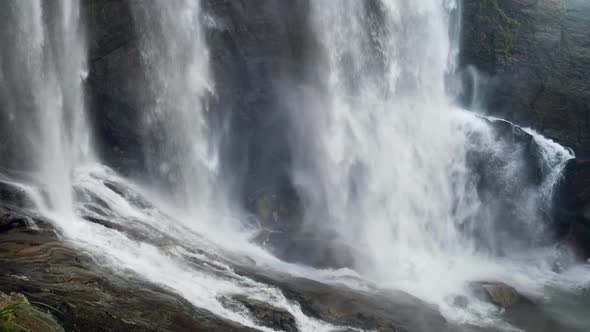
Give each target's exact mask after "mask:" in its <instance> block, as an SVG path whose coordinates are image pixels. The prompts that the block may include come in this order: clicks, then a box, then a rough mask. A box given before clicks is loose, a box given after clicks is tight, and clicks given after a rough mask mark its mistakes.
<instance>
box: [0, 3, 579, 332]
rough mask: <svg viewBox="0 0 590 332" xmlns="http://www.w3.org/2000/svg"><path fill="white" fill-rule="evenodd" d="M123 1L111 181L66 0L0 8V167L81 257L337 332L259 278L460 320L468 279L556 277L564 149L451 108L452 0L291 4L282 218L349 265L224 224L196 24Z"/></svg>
mask: <svg viewBox="0 0 590 332" xmlns="http://www.w3.org/2000/svg"><path fill="white" fill-rule="evenodd" d="M129 3H130V6H131V11H132V16H133V24H134V28H135V30H136V31H135V32H136V33H137V35H138V37H139V42H138V45H137V46H138V48H139V53H140V58H141V65H142V69H143V71H144V72H143V79H145V82H147V89H145V90H144V91H137V93H138V95H139V98H138V100H139V102H138V104H139V105H137V107H138V109H139V113H140V114H141V116H140V119H141V121H140V122H139V123H138V124H137V126H138V127H140V128H141V132H142V134H143V136H142V142H141V144H138V146H141V149H143V151H141V152H142V153H143V154H144V156H145V160H146V161H147V162H146V164H147V178H146V177H144V176H143V175H144V174H143V172H141V170H138V173H141V174H142V175H138V176H136V177H133V176H131V177H130V178H123V177H122V176H120V175H118V174H117V173H116V172H115V171H113V170H111V169H110V168H109V167H108V166H105V165H101V164H100V160H98V158H97V157H96V156H95V152H94V149H93V145H92V144H93V137H92V125H91V123H89V121H88V120H87V116H86V108H85V97H84V80H85V78H86V76H87V63H86V61H87V54H86V52H87V45H86V40H85V31H84V22H83V19H82V18H83V15H81V2H80V1H78V0H61V1H53V2H51V1H42V0H6V1H4V2H2V3H1V4H0V9H1V10H2V12H1V13H0V18H2V20H0V28H1V29H0V41H2V43H3V45H6V47H4V48H3V49H2V51H0V54H1V57H0V143H2V144H0V153H2V155H3V157H5V158H3V160H1V161H0V168H1V169H0V173H1V174H0V175H1V176H2V177H1V178H0V180H2V181H4V179H5V176H6V178H10V181H14V182H16V183H21V182H22V183H23V185H25V184H26V185H27V186H32V187H35V188H38V189H39V190H38V192H40V193H41V194H37V195H34V194H33V195H34V196H35V197H34V200H35V202H36V203H37V205H38V206H37V208H38V209H39V210H40V211H39V212H40V214H41V215H42V216H43V217H46V218H47V219H48V220H51V221H52V222H54V224H55V226H57V227H58V228H59V230H60V232H59V233H60V235H61V236H63V237H64V238H65V239H66V240H67V241H69V242H71V245H72V246H76V248H79V249H80V250H85V251H88V252H91V253H92V255H93V257H94V258H95V259H96V261H97V264H104V266H107V267H108V268H109V269H110V270H109V271H111V270H112V271H113V272H114V273H121V274H130V275H133V276H134V277H138V278H141V279H142V280H146V281H148V282H151V283H153V284H155V285H158V286H161V287H163V288H165V289H166V290H167V291H170V292H174V293H176V294H178V295H179V296H181V297H183V298H184V299H186V300H187V301H188V302H190V303H192V304H193V305H194V306H196V307H199V308H203V309H206V310H208V311H209V312H211V313H212V314H213V315H216V316H220V317H223V318H224V319H227V320H229V321H233V322H236V323H239V324H241V325H244V326H246V327H252V328H256V329H259V330H262V331H270V330H271V329H270V328H267V327H264V326H260V325H261V323H260V321H259V320H257V319H256V317H252V315H251V313H250V312H249V311H248V310H246V309H245V308H243V306H239V305H238V306H236V305H235V303H234V304H232V305H228V301H231V297H232V296H235V295H238V296H240V295H243V296H246V297H249V298H252V299H255V300H260V301H264V302H265V303H270V304H271V305H272V306H273V307H276V308H279V309H282V310H284V311H286V312H288V313H289V314H290V315H291V316H292V317H294V319H295V320H296V323H297V326H298V328H299V329H300V330H301V331H334V330H351V329H348V328H347V327H339V326H338V327H337V326H333V325H332V324H329V323H327V322H323V321H321V320H319V319H317V318H313V317H311V316H312V315H309V316H308V314H309V313H308V312H307V310H306V308H302V305H301V304H299V303H297V302H296V301H294V300H289V299H288V298H287V297H286V296H285V294H283V292H282V291H281V290H280V287H281V286H280V285H279V284H280V283H279V282H277V285H273V284H272V283H273V282H274V281H276V280H273V279H272V278H273V277H275V278H277V280H278V281H281V279H283V278H284V279H288V278H309V279H314V282H316V281H318V282H320V283H329V284H344V285H347V286H350V287H357V288H360V289H362V290H363V292H366V293H367V294H370V292H372V291H375V289H377V291H380V290H383V289H390V288H393V289H400V290H403V291H406V292H408V293H411V294H412V295H415V296H417V297H419V298H420V299H422V300H425V301H428V302H433V303H435V304H437V305H438V306H439V307H440V310H441V312H442V313H443V315H444V316H446V317H447V318H451V319H455V320H460V321H464V320H467V321H468V322H470V323H474V322H479V321H478V319H481V318H482V317H484V318H486V317H488V316H489V312H490V310H491V309H490V306H485V305H482V304H481V301H479V300H477V299H475V300H474V303H476V304H475V305H471V304H470V306H469V307H468V308H457V306H456V305H455V301H454V299H455V298H456V296H459V295H465V296H471V295H472V294H471V293H470V290H469V289H468V287H467V285H468V283H469V282H473V281H481V280H489V279H498V280H502V281H505V280H506V281H511V282H512V283H514V285H517V286H522V287H529V289H534V290H538V289H541V288H542V287H543V286H544V282H546V281H548V280H552V279H551V278H556V277H555V273H554V272H553V271H552V269H551V268H552V264H553V261H552V257H553V256H552V255H554V254H555V248H554V247H553V246H552V244H553V243H552V242H551V241H549V240H548V239H549V236H548V234H549V232H548V231H547V228H548V226H547V225H548V224H550V222H551V220H550V219H551V216H552V211H551V204H552V201H553V194H554V191H555V189H556V188H557V187H556V186H557V185H558V184H559V181H560V179H561V177H562V173H563V170H564V169H565V167H566V165H567V163H568V161H569V160H570V159H571V158H573V157H574V156H573V152H572V151H569V150H568V149H566V148H564V147H562V146H561V145H559V144H557V143H556V142H553V141H551V140H549V139H547V138H545V137H543V136H541V135H540V134H538V133H536V132H535V131H533V130H531V129H528V128H520V127H518V126H517V125H515V124H512V123H509V122H507V121H504V120H501V119H497V118H493V117H490V116H484V115H481V114H477V113H474V112H472V111H470V110H465V109H462V108H460V107H459V106H457V102H456V100H455V99H456V98H455V96H454V95H453V93H455V91H454V89H453V86H452V85H453V80H454V79H456V78H455V77H454V71H455V70H456V67H457V60H456V57H457V54H458V44H457V43H458V41H457V39H458V38H457V36H456V34H457V32H458V30H459V28H458V24H457V21H456V17H454V16H453V15H455V14H457V11H458V10H459V4H458V3H457V2H456V1H455V0H419V1H418V0H415V1H405V0H367V1H360V0H340V1H331V0H324V1H322V0H312V1H310V2H309V15H310V17H309V19H310V24H311V29H310V31H312V32H313V33H314V34H313V36H310V39H314V41H315V42H316V43H310V45H313V46H310V48H314V50H313V51H317V54H314V56H313V57H310V59H305V61H302V62H305V66H308V67H306V68H303V69H305V71H309V72H313V73H314V75H310V77H306V78H305V79H302V81H305V82H304V83H302V85H304V87H303V88H302V89H300V90H299V88H300V87H299V86H298V87H291V86H289V88H293V89H292V91H288V92H285V95H284V96H283V97H285V100H286V101H285V104H287V105H288V108H289V111H292V112H290V113H291V114H290V116H289V117H288V119H289V121H290V123H288V124H285V128H284V129H285V132H288V135H286V136H289V139H290V140H291V141H290V143H292V144H291V145H290V146H289V147H285V149H287V148H289V151H288V152H289V154H291V155H290V156H289V157H290V160H289V162H290V163H292V165H291V167H292V168H291V171H292V172H291V174H290V175H291V176H292V178H291V180H292V181H293V183H294V185H295V187H296V190H297V193H298V194H299V196H300V197H299V198H300V199H301V202H302V205H303V210H304V211H303V213H304V221H303V222H302V223H301V229H297V228H299V226H300V223H299V221H298V220H297V221H296V222H294V225H287V226H286V227H283V228H284V229H288V231H289V232H291V230H295V229H297V231H299V232H301V233H305V234H310V233H311V234H313V235H314V236H316V238H319V239H321V241H320V242H322V243H321V244H322V245H324V246H330V245H332V240H334V239H336V240H337V241H336V242H338V243H339V244H340V243H343V244H345V245H346V246H347V248H348V247H350V249H351V250H350V252H351V253H352V256H353V257H352V264H351V266H350V267H351V268H352V269H353V270H350V269H348V268H342V269H339V270H329V269H328V270H317V269H314V268H311V267H307V266H301V265H297V264H291V263H286V262H283V261H281V260H279V259H278V258H276V257H274V256H272V255H270V254H269V253H268V252H267V251H265V250H263V249H262V248H261V247H259V246H258V245H256V244H253V243H251V241H250V239H251V235H252V234H251V230H252V228H255V227H253V226H252V225H249V226H252V227H250V228H246V227H243V226H244V224H247V221H246V219H247V218H246V217H244V215H239V214H238V213H236V212H239V211H241V206H239V204H237V203H236V202H230V201H229V199H228V198H227V197H229V195H228V193H226V190H227V188H226V187H227V186H226V184H225V183H224V179H222V176H221V173H222V172H221V171H220V170H221V169H223V167H222V165H220V163H221V162H222V161H223V158H220V157H219V155H220V152H219V145H220V144H219V141H220V134H219V133H218V132H216V127H215V119H221V118H224V117H221V116H219V115H218V114H212V113H213V111H212V110H211V109H210V107H209V105H210V101H211V100H212V99H213V98H216V96H215V91H216V86H215V84H216V82H215V77H214V75H213V73H212V69H211V67H212V59H211V55H210V54H209V47H208V43H207V31H206V27H205V26H204V23H205V22H208V23H210V24H211V25H215V24H214V23H215V22H214V21H215V19H214V18H212V17H207V16H206V14H205V13H204V12H203V10H202V8H201V1H192V0H174V1H172V0H161V1H140V0H130V2H129ZM245 3H246V2H244V6H245ZM220 7H222V6H220ZM306 9H307V7H306ZM236 26H238V25H236ZM216 28H218V29H224V28H225V25H224V24H219V26H216ZM232 28H236V27H232ZM238 28H239V26H238ZM285 35H290V33H289V34H287V33H285ZM226 37H227V36H226V35H224V36H223V39H225V38H226ZM228 38H229V37H228ZM252 40H254V41H255V40H256V38H252ZM285 44H288V43H285ZM281 45H282V44H281ZM234 46H236V49H239V47H237V46H239V45H234ZM298 46H300V47H303V46H302V45H298ZM307 46H309V45H306V47H307ZM316 47H317V49H316ZM306 51H307V50H306ZM232 52H235V53H236V54H237V53H239V52H238V51H236V50H232ZM286 53H287V52H286ZM310 53H313V52H312V51H310ZM307 55H308V54H307V53H306V52H300V54H298V56H301V57H306V56H307ZM277 67H278V66H277ZM294 67H295V66H294ZM260 70H261V71H263V69H260ZM288 72H289V71H285V73H282V75H288V74H287V73H288ZM267 74H268V73H264V75H267ZM229 76H231V75H229ZM301 76H305V75H301ZM281 79H283V77H281ZM298 79H299V78H298ZM298 79H297V80H298ZM277 80H279V79H277ZM273 82H274V81H273ZM281 83H285V84H284V85H285V86H288V85H289V84H288V82H281ZM298 84H299V81H298ZM281 87H283V86H281ZM249 88H252V87H249ZM256 88H258V87H256ZM272 88H276V89H277V90H280V88H278V87H272ZM283 88H284V87H283ZM264 89H271V88H268V87H264ZM264 89H261V90H263V92H262V93H268V91H266V90H264ZM138 90H139V89H138ZM285 90H288V89H285ZM275 92H277V91H272V93H275ZM280 92H283V91H280ZM288 93H293V94H296V96H297V97H302V98H289V97H292V95H289V94H288ZM299 93H301V94H303V95H299ZM277 95H280V93H277ZM228 104H229V103H228ZM277 104H280V103H277ZM260 116H261V115H260ZM256 119H258V118H256ZM269 139H272V137H271V138H269ZM277 144H279V145H280V144H282V140H281V143H277ZM256 148H257V149H258V148H260V149H264V148H265V147H256ZM223 166H226V165H223ZM269 167H272V165H270V166H269ZM274 198H275V197H274V196H273V199H274ZM277 199H280V198H277ZM263 203H264V202H263ZM297 203H299V202H297ZM297 206H299V205H298V204H297ZM269 210H270V209H269ZM274 213H275V212H274V211H270V212H269V214H274ZM236 214H237V215H239V216H240V217H239V218H235V215H236ZM294 215H295V214H294ZM274 217H275V216H274V215H273V219H278V217H277V218H274ZM294 218H296V217H294ZM235 219H240V220H235ZM242 219H243V220H242ZM283 226H284V225H283ZM286 233H287V234H288V235H294V233H295V231H293V233H288V232H286ZM295 247H296V246H295ZM295 249H297V248H295ZM306 249H309V248H306ZM312 251H313V250H312V249H309V250H308V251H305V250H304V252H306V253H307V254H308V253H309V252H312ZM347 254H348V252H347ZM234 266H238V267H240V268H243V267H248V268H251V269H252V270H253V271H254V272H252V275H253V276H257V277H258V278H255V277H249V276H246V275H248V274H247V273H246V272H244V271H238V270H239V269H234ZM257 269H260V271H262V272H260V275H256V274H255V273H258V272H259V271H258V270H257ZM267 272H268V275H267V274H266V273H267ZM274 274H276V275H277V276H275V275H274ZM270 275H272V277H271V276H270ZM261 280H264V282H263V281H261ZM285 285H286V284H285ZM285 285H283V286H285ZM359 285H360V286H359ZM367 285H370V286H369V287H367ZM287 286H288V285H287ZM285 287H286V286H285ZM387 294H389V293H387ZM367 296H370V295H367ZM470 299H471V298H470ZM478 301H479V302H478ZM325 310H328V309H325ZM465 315H467V316H469V317H468V318H465V317H466V316H465ZM474 317H475V318H474Z"/></svg>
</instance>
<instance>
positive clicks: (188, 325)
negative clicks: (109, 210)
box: [0, 207, 253, 332]
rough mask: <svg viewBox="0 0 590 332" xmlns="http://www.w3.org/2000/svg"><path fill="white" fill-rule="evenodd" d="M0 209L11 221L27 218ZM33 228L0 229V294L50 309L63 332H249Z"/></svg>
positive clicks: (21, 213)
mask: <svg viewBox="0 0 590 332" xmlns="http://www.w3.org/2000/svg"><path fill="white" fill-rule="evenodd" d="M0 210H1V212H2V214H4V215H10V216H11V217H10V218H13V219H23V218H24V219H26V218H32V217H33V216H31V215H28V214H27V212H26V211H24V210H20V211H14V210H10V211H9V210H6V209H5V208H3V207H0ZM37 225H38V226H37V227H36V228H31V226H30V225H28V224H21V225H19V227H11V228H4V229H2V230H1V231H0V291H3V292H5V293H10V292H19V293H23V294H27V297H28V298H29V299H30V300H31V301H35V302H40V303H43V304H46V305H49V306H51V307H52V308H55V310H52V313H53V315H54V316H55V317H57V318H58V320H59V322H60V323H61V324H62V326H63V327H64V329H65V330H66V331H80V332H86V331H253V330H252V329H249V328H245V327H243V326H240V325H238V324H235V323H233V322H229V321H226V320H225V319H223V318H220V317H217V316H215V315H213V314H211V313H210V312H209V311H207V310H206V309H201V308H195V307H194V306H192V305H191V304H189V303H188V302H187V301H186V300H184V299H183V298H182V297H180V296H178V295H176V294H173V293H171V292H169V291H167V290H164V289H162V288H161V287H159V286H156V285H153V284H149V283H147V282H145V281H143V280H141V279H139V278H135V277H129V276H128V277H121V276H117V275H114V274H113V273H112V271H110V270H109V269H107V268H106V267H105V266H104V265H103V264H101V263H100V261H97V260H96V258H95V257H91V256H89V255H88V254H86V253H85V252H84V250H83V248H78V247H74V246H73V245H72V244H70V243H67V242H63V241H61V240H60V238H59V237H58V236H57V234H56V231H55V230H54V231H52V232H49V231H43V230H44V229H50V228H52V227H51V224H49V223H46V222H39V223H37ZM154 308H158V309H157V310H154Z"/></svg>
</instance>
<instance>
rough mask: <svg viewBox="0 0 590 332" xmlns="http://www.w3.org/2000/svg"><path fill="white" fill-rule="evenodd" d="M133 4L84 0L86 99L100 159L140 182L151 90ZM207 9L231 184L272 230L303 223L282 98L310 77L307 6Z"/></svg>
mask: <svg viewBox="0 0 590 332" xmlns="http://www.w3.org/2000/svg"><path fill="white" fill-rule="evenodd" d="M130 4H131V0H108V1H100V0H84V1H83V5H84V6H83V8H84V11H85V16H86V17H87V23H88V24H87V25H88V30H89V31H88V43H89V47H90V75H89V78H88V81H87V94H88V99H89V100H88V104H89V112H90V115H91V118H92V120H93V125H94V127H95V128H94V130H95V133H94V134H95V136H96V140H97V142H98V144H99V145H100V154H101V157H102V159H103V160H104V161H105V162H106V163H107V164H109V165H110V166H111V167H113V168H115V169H116V170H117V171H119V172H121V173H123V174H131V175H134V176H141V174H142V172H146V162H145V157H146V156H145V147H144V146H143V143H142V142H143V141H144V140H143V137H142V135H143V133H142V129H141V125H140V124H141V114H142V110H143V109H144V108H145V106H146V103H148V102H149V101H148V100H147V98H148V96H145V95H144V94H143V91H147V86H148V84H147V82H146V77H145V76H144V74H143V73H144V70H143V68H142V61H141V55H140V50H139V48H138V43H139V34H140V33H141V31H135V30H134V29H135V28H134V18H133V14H132V10H131V8H130ZM202 8H203V12H204V15H207V16H210V17H211V18H213V20H214V21H215V24H210V25H207V24H206V25H205V33H206V38H207V42H208V46H209V52H210V57H211V58H210V61H211V68H212V74H213V76H214V81H215V95H214V96H213V97H212V98H211V99H210V100H209V108H210V110H211V112H209V113H210V114H212V116H211V119H209V120H210V126H212V127H213V128H214V130H213V131H214V132H216V133H219V135H220V136H221V137H220V142H221V143H220V145H221V146H220V149H221V157H222V158H223V162H222V163H221V164H222V165H224V167H225V168H224V170H222V172H223V173H224V178H225V179H227V180H228V182H229V183H230V184H232V185H233V186H234V188H233V190H231V191H232V192H235V193H236V194H235V195H236V197H235V198H236V199H237V200H240V201H243V202H244V205H245V206H246V207H247V208H248V209H249V210H250V211H252V212H253V213H254V214H256V216H257V218H258V219H259V220H260V221H261V222H262V223H264V224H266V226H269V227H271V228H275V226H276V225H277V224H278V223H282V224H284V225H292V224H293V223H292V221H293V220H296V219H300V218H299V216H298V213H300V212H299V211H298V210H299V202H298V197H297V195H296V193H295V191H294V189H293V186H292V185H291V183H290V177H289V174H288V173H289V165H290V152H289V150H288V144H287V139H288V133H287V132H286V130H285V128H286V127H287V126H286V121H287V112H286V109H285V107H283V105H282V102H281V100H280V98H279V96H280V93H281V89H283V87H285V86H291V85H293V84H296V82H297V81H298V80H299V79H301V77H302V76H303V70H302V68H303V67H304V66H303V62H304V61H305V59H306V58H307V54H306V52H309V50H310V49H311V47H309V44H311V43H312V42H311V41H310V40H308V38H310V34H309V33H308V31H307V27H308V24H307V19H308V18H307V10H308V2H307V0H296V1H271V0H263V1H255V2H252V1H246V0H204V1H202ZM272 197H274V198H272ZM264 204H266V205H267V206H268V209H266V208H265V207H264V206H263V205H264ZM261 209H262V210H261ZM283 220H286V221H285V222H283ZM279 228H282V226H281V227H279Z"/></svg>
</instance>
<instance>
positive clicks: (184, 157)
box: [132, 1, 218, 216]
mask: <svg viewBox="0 0 590 332" xmlns="http://www.w3.org/2000/svg"><path fill="white" fill-rule="evenodd" d="M132 9H133V12H134V18H135V21H136V27H137V29H138V31H140V34H141V52H142V60H143V63H144V67H145V68H146V76H147V79H148V81H149V85H150V91H149V93H148V94H149V96H147V97H146V99H148V105H146V110H145V111H144V114H145V115H144V117H143V121H144V123H142V125H143V128H144V138H145V141H146V143H147V144H145V146H146V147H147V149H146V152H145V153H146V159H147V161H148V168H149V170H150V175H151V176H152V178H154V179H161V180H163V182H164V183H163V184H164V185H168V186H170V192H171V193H172V196H173V197H174V201H176V202H177V203H178V204H180V206H179V208H181V209H183V210H187V211H192V213H197V214H200V215H201V216H203V213H206V211H207V210H210V209H209V208H208V207H207V205H208V204H211V203H212V202H211V200H212V199H213V196H212V195H213V192H212V191H213V188H216V186H215V183H214V181H215V177H216V173H217V168H218V165H217V163H218V162H217V150H216V148H217V147H216V144H215V138H214V135H213V134H214V133H212V132H211V131H210V130H209V128H208V126H207V96H208V95H209V94H211V93H212V91H213V82H212V80H211V77H210V74H209V54H208V49H207V46H206V44H205V36H204V33H203V31H202V27H201V16H202V15H203V14H202V13H201V9H200V2H199V1H152V2H148V3H146V2H144V1H135V2H133V3H132ZM197 210H198V212H197Z"/></svg>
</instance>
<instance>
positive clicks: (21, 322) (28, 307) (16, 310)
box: [0, 293, 63, 332]
mask: <svg viewBox="0 0 590 332" xmlns="http://www.w3.org/2000/svg"><path fill="white" fill-rule="evenodd" d="M40 305H42V304H40ZM42 306H44V305H42ZM0 331H2V332H29V331H31V332H33V331H35V332H37V331H43V332H63V329H62V328H61V326H59V324H58V323H57V322H56V321H55V319H54V318H53V316H51V315H50V314H48V313H46V312H45V311H43V310H41V309H39V308H38V307H37V306H35V305H33V304H31V303H29V301H28V300H27V298H26V297H24V296H23V295H21V294H11V295H6V294H4V293H0Z"/></svg>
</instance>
